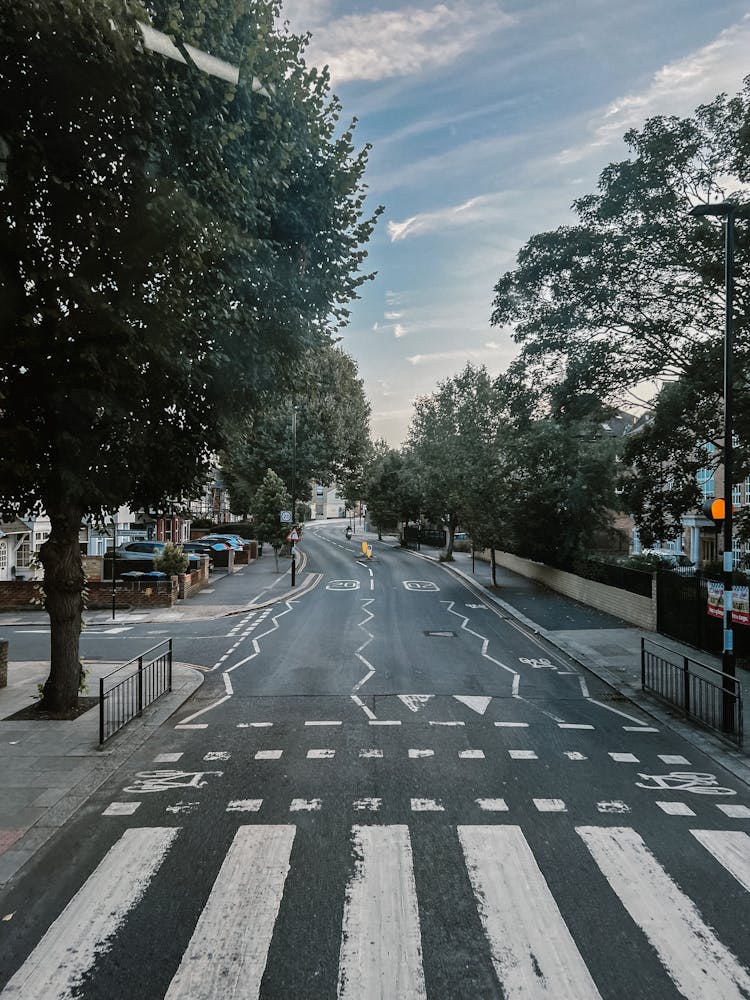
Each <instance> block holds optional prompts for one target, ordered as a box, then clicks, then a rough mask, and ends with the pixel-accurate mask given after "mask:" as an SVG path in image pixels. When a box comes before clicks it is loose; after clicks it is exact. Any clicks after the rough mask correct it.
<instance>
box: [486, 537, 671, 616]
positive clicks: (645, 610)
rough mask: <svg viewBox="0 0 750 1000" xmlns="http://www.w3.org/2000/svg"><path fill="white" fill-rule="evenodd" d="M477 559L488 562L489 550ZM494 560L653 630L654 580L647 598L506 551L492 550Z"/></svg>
mask: <svg viewBox="0 0 750 1000" xmlns="http://www.w3.org/2000/svg"><path fill="white" fill-rule="evenodd" d="M477 554H478V553H477ZM480 558H482V559H485V560H486V561H488V562H489V559H490V553H489V550H487V551H485V552H483V553H482V554H481V556H480ZM495 562H496V563H497V565H498V566H504V567H505V568H506V569H509V570H511V571H512V572H513V573H518V574H519V575H520V576H525V577H527V578H528V579H531V580H537V581H538V582H539V583H543V584H544V586H545V587H549V588H550V590H555V591H557V593H558V594H564V595H565V596H566V597H572V598H573V600H575V601H580V602H581V603H582V604H588V605H589V607H592V608H597V609H598V610H599V611H606V612H608V613H609V614H611V615H616V616H617V617H618V618H623V619H624V620H625V621H626V622H630V623H631V625H636V626H637V627H638V628H642V629H649V630H650V631H652V632H655V631H656V593H655V590H656V581H655V580H654V582H653V583H652V592H651V597H650V598H649V597H643V596H642V595H641V594H631V593H630V591H629V590H620V589H619V588H618V587H610V586H609V585H608V584H606V583H597V582H596V581H595V580H586V579H584V578H583V577H582V576H576V574H575V573H567V572H566V571H565V570H562V569H555V568H554V567H553V566H545V565H544V563H537V562H532V561H531V560H530V559H522V558H521V557H520V556H514V555H513V554H512V553H510V552H499V551H496V552H495Z"/></svg>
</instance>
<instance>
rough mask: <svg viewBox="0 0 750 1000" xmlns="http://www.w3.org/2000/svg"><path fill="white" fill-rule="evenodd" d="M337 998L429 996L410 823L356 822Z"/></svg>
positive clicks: (375, 999)
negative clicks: (380, 823) (398, 824)
mask: <svg viewBox="0 0 750 1000" xmlns="http://www.w3.org/2000/svg"><path fill="white" fill-rule="evenodd" d="M353 836H354V843H353V848H354V857H355V870H354V874H353V875H352V877H351V879H350V880H349V883H348V885H347V890H346V899H345V903H344V919H343V923H342V927H341V951H340V957H339V977H338V991H337V996H338V1000H385V998H389V1000H390V998H394V1000H395V998H396V997H398V1000H424V998H425V997H426V996H427V993H426V989H425V981H424V971H423V968H422V941H421V934H420V928H419V909H418V906H417V890H416V885H415V883H414V867H413V862H412V853H411V843H410V840H409V830H408V828H407V827H406V826H355V827H354V829H353Z"/></svg>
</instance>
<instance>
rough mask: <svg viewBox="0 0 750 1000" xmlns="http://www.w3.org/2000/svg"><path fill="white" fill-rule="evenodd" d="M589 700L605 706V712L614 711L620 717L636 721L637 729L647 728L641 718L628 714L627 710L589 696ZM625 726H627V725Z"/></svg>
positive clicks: (594, 703)
mask: <svg viewBox="0 0 750 1000" xmlns="http://www.w3.org/2000/svg"><path fill="white" fill-rule="evenodd" d="M588 700H589V703H590V704H591V705H598V706H599V708H603V709H604V710H605V712H612V713H613V715H619V716H620V718H622V719H628V720H629V721H630V722H635V723H636V724H637V726H636V729H637V730H640V729H641V728H646V727H645V726H644V723H642V722H641V720H640V719H638V718H636V717H635V716H634V715H628V713H627V712H623V711H622V710H621V709H619V708H612V706H611V705H607V704H606V702H603V701H597V700H596V698H589V699H588ZM623 728H627V726H625V727H623Z"/></svg>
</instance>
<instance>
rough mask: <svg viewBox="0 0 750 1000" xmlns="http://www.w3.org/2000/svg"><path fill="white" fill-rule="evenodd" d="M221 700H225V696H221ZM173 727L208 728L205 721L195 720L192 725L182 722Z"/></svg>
mask: <svg viewBox="0 0 750 1000" xmlns="http://www.w3.org/2000/svg"><path fill="white" fill-rule="evenodd" d="M221 700H222V701H226V698H222V699H221ZM175 729H208V723H207V722H196V723H195V724H194V725H190V726H188V725H185V724H184V723H178V724H177V725H176V726H175Z"/></svg>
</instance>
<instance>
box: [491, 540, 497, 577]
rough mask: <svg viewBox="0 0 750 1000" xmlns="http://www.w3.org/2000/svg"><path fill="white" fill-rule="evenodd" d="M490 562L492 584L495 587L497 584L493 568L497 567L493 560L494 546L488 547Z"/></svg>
mask: <svg viewBox="0 0 750 1000" xmlns="http://www.w3.org/2000/svg"><path fill="white" fill-rule="evenodd" d="M490 563H491V564H492V586H493V587H496V586H497V575H496V573H495V570H496V568H497V564H496V562H495V548H494V546H492V547H491V548H490Z"/></svg>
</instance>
